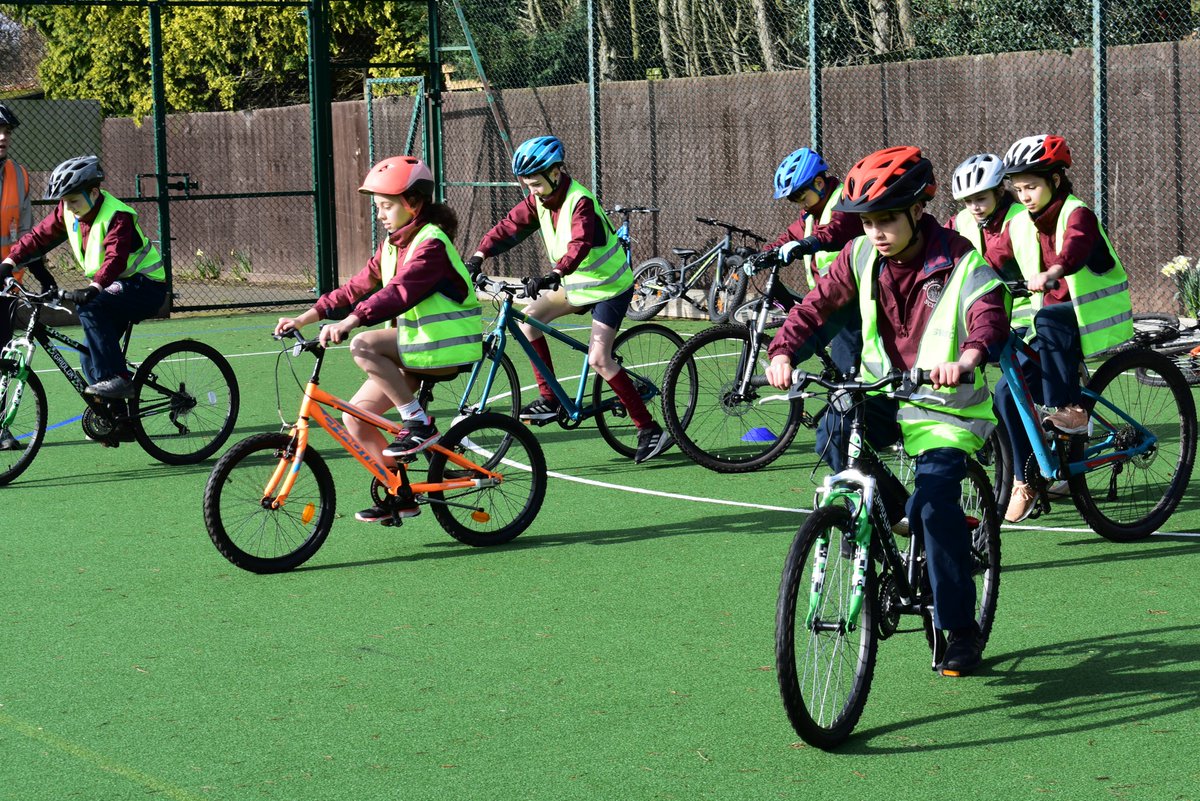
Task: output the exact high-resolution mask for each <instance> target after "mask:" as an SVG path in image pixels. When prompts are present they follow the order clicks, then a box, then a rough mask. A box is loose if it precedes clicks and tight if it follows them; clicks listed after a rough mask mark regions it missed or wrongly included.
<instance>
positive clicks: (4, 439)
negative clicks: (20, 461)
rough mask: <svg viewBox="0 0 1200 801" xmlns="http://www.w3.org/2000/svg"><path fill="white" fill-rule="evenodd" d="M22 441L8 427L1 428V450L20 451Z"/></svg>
mask: <svg viewBox="0 0 1200 801" xmlns="http://www.w3.org/2000/svg"><path fill="white" fill-rule="evenodd" d="M19 450H21V442H20V440H18V439H17V438H16V437H14V436H13V435H12V432H11V431H9V430H8V429H7V428H0V451H19Z"/></svg>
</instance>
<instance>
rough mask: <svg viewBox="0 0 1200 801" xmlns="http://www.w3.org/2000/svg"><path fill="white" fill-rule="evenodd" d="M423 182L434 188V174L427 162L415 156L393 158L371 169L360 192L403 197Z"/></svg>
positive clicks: (359, 189)
mask: <svg viewBox="0 0 1200 801" xmlns="http://www.w3.org/2000/svg"><path fill="white" fill-rule="evenodd" d="M421 181H428V182H429V188H430V189H432V188H433V173H432V172H430V170H429V167H427V166H426V165H425V162H423V161H421V160H420V159H418V158H415V157H413V156H392V157H391V158H390V159H384V160H383V161H381V162H379V163H378V164H376V165H375V166H374V167H372V168H371V171H370V172H368V173H367V177H366V178H364V179H363V183H362V186H360V187H359V188H358V191H359V192H363V193H364V194H371V195H403V194H404V193H405V192H407V191H409V190H410V189H413V188H414V187H416V186H417V184H418V183H419V182H421Z"/></svg>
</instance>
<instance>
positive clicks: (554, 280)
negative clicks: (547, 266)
mask: <svg viewBox="0 0 1200 801" xmlns="http://www.w3.org/2000/svg"><path fill="white" fill-rule="evenodd" d="M560 286H562V276H561V275H559V274H558V273H556V272H555V271H554V270H551V271H550V272H548V273H546V274H545V275H543V276H542V277H541V278H539V279H538V282H537V288H538V289H541V290H545V291H547V292H553V291H554V290H556V289H558V288H559V287H560Z"/></svg>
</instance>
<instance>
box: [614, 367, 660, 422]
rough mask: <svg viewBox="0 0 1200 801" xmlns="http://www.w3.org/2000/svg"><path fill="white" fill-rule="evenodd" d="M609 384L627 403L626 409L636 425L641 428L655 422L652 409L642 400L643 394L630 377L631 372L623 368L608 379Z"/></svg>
mask: <svg viewBox="0 0 1200 801" xmlns="http://www.w3.org/2000/svg"><path fill="white" fill-rule="evenodd" d="M608 385H609V386H610V387H612V388H613V392H615V393H617V397H618V398H620V400H621V403H623V404H625V409H626V410H627V411H628V412H629V417H630V419H632V420H633V424H634V425H635V426H637V427H638V428H639V429H640V428H647V427H649V426H651V425H653V424H654V418H652V417H651V416H650V411H649V410H648V409H647V408H646V404H645V402H643V401H642V396H641V395H639V394H638V391H637V390H636V389H635V388H634V386H633V379H631V378H630V377H629V373H627V372H625V370H624V369H623V368H622V369H621V371H620V372H618V373H617V374H616V375H614V376H613V377H612V378H610V379H608Z"/></svg>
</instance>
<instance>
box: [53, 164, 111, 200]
mask: <svg viewBox="0 0 1200 801" xmlns="http://www.w3.org/2000/svg"><path fill="white" fill-rule="evenodd" d="M103 180H104V169H103V168H102V167H101V166H100V159H98V158H97V157H96V156H76V157H75V158H73V159H67V160H66V161H64V162H63V163H62V164H59V165H58V166H57V167H55V168H54V172H52V173H50V180H49V181H48V182H47V183H46V200H62V199H63V198H64V197H66V196H67V195H73V194H75V193H77V192H86V191H87V190H89V189H95V188H96V187H97V186H99V185H100V182H101V181H103Z"/></svg>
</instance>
